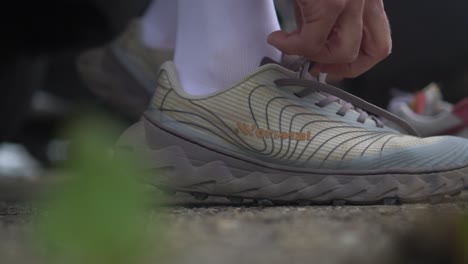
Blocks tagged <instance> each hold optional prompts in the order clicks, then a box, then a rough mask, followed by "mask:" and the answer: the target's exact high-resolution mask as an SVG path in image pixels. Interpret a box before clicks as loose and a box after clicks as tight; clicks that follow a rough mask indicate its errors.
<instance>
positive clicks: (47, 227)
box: [37, 115, 156, 264]
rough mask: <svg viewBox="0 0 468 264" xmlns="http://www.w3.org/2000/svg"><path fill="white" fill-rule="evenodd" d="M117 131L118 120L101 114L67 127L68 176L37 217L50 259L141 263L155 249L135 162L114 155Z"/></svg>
mask: <svg viewBox="0 0 468 264" xmlns="http://www.w3.org/2000/svg"><path fill="white" fill-rule="evenodd" d="M93 116H96V115H93ZM116 131H118V128H117V127H116V125H115V124H114V123H112V122H110V121H108V120H107V119H105V118H96V117H93V118H85V119H82V120H80V121H78V122H76V123H74V124H73V125H72V126H70V127H69V128H68V130H67V134H68V135H71V139H72V147H71V151H70V152H71V153H70V158H69V160H68V161H67V162H66V165H65V170H64V173H65V174H66V175H67V176H69V177H67V179H66V180H65V181H64V183H63V184H62V185H59V186H57V187H56V188H55V190H52V193H51V194H50V195H48V197H47V199H46V203H45V209H46V211H45V213H43V214H41V215H40V216H39V219H38V221H37V222H38V226H37V230H38V232H37V235H38V238H37V239H38V240H39V242H40V243H41V244H42V245H43V246H42V247H43V252H44V253H45V257H46V261H47V262H48V263H69V264H75V263H76V264H85V263H86V264H129V263H141V262H143V261H144V259H146V257H148V251H150V252H151V253H152V252H153V251H154V250H152V249H149V247H155V246H156V245H154V244H152V243H153V242H155V241H151V243H150V239H149V237H148V235H147V233H148V232H147V225H146V223H145V220H144V219H145V217H144V209H145V208H144V207H145V205H146V204H147V203H146V198H145V196H144V191H143V190H142V189H141V188H140V185H139V184H138V183H137V181H136V173H137V172H136V169H135V168H136V166H135V162H134V161H131V160H130V159H122V158H119V159H118V160H114V159H112V158H111V157H110V156H111V155H110V149H109V146H112V145H113V141H114V140H115V137H114V136H113V135H116Z"/></svg>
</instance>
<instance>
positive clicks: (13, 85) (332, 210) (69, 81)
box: [0, 0, 468, 263]
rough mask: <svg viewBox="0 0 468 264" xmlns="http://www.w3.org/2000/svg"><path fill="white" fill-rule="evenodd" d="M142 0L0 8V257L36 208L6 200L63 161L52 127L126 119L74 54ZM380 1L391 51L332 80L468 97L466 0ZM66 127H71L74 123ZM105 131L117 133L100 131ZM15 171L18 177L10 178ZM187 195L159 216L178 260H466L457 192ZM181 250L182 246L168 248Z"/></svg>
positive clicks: (121, 24)
mask: <svg viewBox="0 0 468 264" xmlns="http://www.w3.org/2000/svg"><path fill="white" fill-rule="evenodd" d="M276 2H277V9H278V10H277V11H278V16H279V18H280V21H281V23H282V26H283V27H284V28H286V29H292V28H294V22H293V21H294V19H293V17H292V15H293V12H292V7H291V3H290V1H289V0H277V1H276ZM148 4H149V0H132V1H129V0H113V1H106V0H60V1H59V0H46V1H32V0H26V1H8V3H5V4H4V5H3V6H2V9H1V10H2V12H3V14H4V15H3V16H2V18H1V20H2V33H3V34H1V36H2V44H3V45H2V49H1V50H0V53H1V58H2V59H1V60H0V91H1V96H0V122H1V125H0V263H3V261H2V259H1V258H2V257H1V256H2V254H1V253H2V249H5V250H6V251H8V252H10V253H11V256H12V258H16V256H17V255H22V252H23V251H24V250H25V248H28V249H29V246H26V247H24V245H23V244H22V243H23V241H22V238H21V237H22V236H21V235H22V234H24V233H28V232H24V231H23V228H24V226H25V225H26V226H28V227H29V225H31V222H33V221H31V218H32V217H31V215H34V214H35V213H34V210H35V209H34V208H35V207H34V206H30V205H29V204H23V203H17V202H16V201H17V200H23V198H24V197H29V196H31V195H32V193H34V191H35V190H33V189H29V188H36V187H37V186H38V184H32V185H28V184H24V183H25V182H28V183H30V182H33V183H36V181H37V179H39V178H40V177H42V175H44V174H47V173H48V172H49V171H51V170H52V169H54V170H55V169H56V168H57V166H58V165H61V164H62V163H63V162H64V161H66V160H67V159H68V157H69V151H68V150H69V148H70V144H72V142H71V141H70V138H69V137H67V136H66V135H69V134H66V133H65V134H64V133H62V132H61V131H62V128H63V126H64V125H65V124H67V123H69V122H73V120H74V119H75V117H77V116H81V114H82V113H83V111H86V110H87V109H93V111H99V112H101V113H105V114H107V115H108V116H110V117H111V119H113V120H116V122H119V123H120V124H121V127H122V128H123V127H125V125H129V124H131V123H132V122H133V121H134V120H135V117H134V116H128V115H126V114H125V113H122V112H119V111H117V110H116V109H115V108H113V107H112V106H110V105H108V104H106V103H105V102H103V100H102V98H98V97H97V96H95V95H94V94H93V93H91V92H90V91H89V89H88V87H87V85H86V83H85V82H84V81H83V80H82V79H81V77H80V75H79V73H78V70H77V66H76V61H77V58H78V57H79V56H80V54H81V53H82V52H84V51H86V50H88V49H91V48H94V47H98V46H102V45H106V44H107V43H109V42H111V41H113V40H114V39H116V38H118V37H119V36H120V35H121V34H122V32H123V31H124V30H125V29H126V27H127V25H128V23H129V22H130V21H131V20H132V19H133V18H135V17H137V16H139V15H141V14H142V13H143V12H144V10H145V8H146V7H147V5H148ZM385 4H386V9H387V12H388V15H389V18H390V21H391V25H392V31H393V40H394V48H393V53H392V55H391V56H390V57H389V58H388V59H387V60H385V61H384V62H382V63H381V64H379V65H378V66H376V67H375V68H374V69H372V70H371V71H369V72H368V73H366V74H364V75H363V76H360V77H359V78H356V79H354V80H345V81H343V82H342V83H340V84H338V85H339V86H340V87H342V88H343V89H345V90H347V91H349V92H351V93H353V94H355V95H358V96H360V97H362V98H364V99H366V100H368V101H370V102H372V103H374V104H377V105H379V106H381V107H384V108H386V107H387V104H388V103H389V101H390V99H391V96H390V91H391V90H392V89H395V88H396V89H399V90H402V91H408V92H414V91H417V90H421V89H423V88H424V87H425V86H427V85H428V84H429V83H432V82H437V83H438V84H439V85H440V87H441V88H442V91H443V94H444V96H445V98H446V99H447V100H448V101H449V102H452V103H456V102H458V101H460V100H462V99H463V98H466V97H468V63H467V61H468V34H467V33H466V32H465V29H466V28H467V26H468V16H467V15H466V14H467V12H468V2H467V1H465V0H449V1H446V2H441V1H436V0H413V1H401V0H400V1H397V0H386V1H385ZM7 14H10V16H8V15H7ZM75 129H76V131H75V132H76V134H80V131H79V130H80V127H75ZM82 129H91V128H90V127H82ZM64 135H65V136H64ZM116 136H118V130H117V131H116V132H114V133H111V134H109V137H111V138H112V137H116ZM17 178H21V182H20V183H18V182H17V181H16V180H11V179H17ZM30 186H34V187H30ZM83 192H86V191H85V190H83ZM78 197H79V196H78ZM116 197H117V196H116ZM125 197H127V196H125ZM73 199H74V198H73V197H72V198H70V201H72V202H73V201H75V200H73ZM76 199H79V198H76ZM187 199H188V198H186V197H177V198H176V200H175V205H174V204H172V205H174V207H170V208H169V209H168V208H165V209H164V210H163V211H164V212H165V213H166V214H164V215H163V216H161V218H164V219H165V220H166V222H171V223H172V224H173V225H172V226H171V228H170V230H172V231H170V235H169V236H168V237H169V238H168V239H170V240H171V241H172V242H170V243H168V244H170V245H171V246H169V247H170V248H171V250H173V251H174V252H177V253H175V254H174V255H176V256H177V258H175V259H177V261H176V260H174V262H177V263H202V262H203V263H220V262H223V263H238V262H244V261H246V262H250V263H252V262H254V261H255V262H259V263H266V262H268V263H283V262H285V261H288V260H290V261H292V262H293V263H304V262H305V261H307V262H310V261H312V260H313V259H314V258H316V259H317V260H320V261H319V262H318V263H354V262H356V263H362V262H366V261H368V262H369V263H375V261H376V259H378V261H380V262H385V261H387V262H388V263H402V262H403V261H407V260H411V259H413V260H418V261H419V260H420V259H421V257H424V256H426V258H425V259H424V261H423V262H411V263H467V262H464V261H465V260H466V259H464V257H466V256H464V255H463V253H460V251H461V252H463V250H464V249H465V248H466V244H464V243H465V242H464V241H462V242H460V241H459V240H462V239H460V238H459V237H458V236H457V235H456V234H458V233H460V232H461V231H460V230H461V229H457V227H458V225H459V222H460V220H459V218H457V217H459V216H460V215H463V214H465V213H466V207H467V205H468V203H467V201H468V199H466V197H462V198H461V199H459V200H457V201H455V200H450V201H448V202H446V203H444V204H441V205H435V206H432V205H407V206H404V207H351V208H340V207H317V208H302V207H284V208H266V209H265V208H264V209H262V208H257V207H254V206H253V207H252V205H245V206H239V207H231V206H228V205H226V204H225V202H224V201H218V200H214V201H208V202H205V203H199V202H193V201H191V200H188V201H187ZM3 200H8V201H11V200H13V201H14V202H8V203H3V202H2V201H3ZM77 203H78V206H79V205H80V203H79V202H77ZM172 203H174V201H173V202H172ZM154 210H156V209H154ZM158 210H159V209H158ZM150 211H151V212H152V210H150ZM158 212H160V211H158ZM434 212H436V214H435V215H436V216H434V218H437V217H438V216H441V215H442V216H443V215H450V216H454V217H455V218H456V219H457V220H453V221H452V220H450V219H449V220H447V219H445V218H444V219H443V220H441V221H440V222H437V223H438V224H439V223H440V226H439V227H442V228H445V229H440V230H439V229H437V230H436V231H437V232H434V233H430V232H429V231H434V229H432V228H431V227H428V228H426V227H425V226H424V225H423V224H420V222H419V220H420V219H421V218H425V217H421V216H420V215H427V214H429V215H431V217H432V215H433V214H434ZM58 215H59V217H58V219H60V214H58ZM81 216H82V217H83V215H81ZM84 217H85V216H84ZM107 217H108V216H107ZM431 217H429V218H431ZM63 219H66V218H63ZM158 219H159V216H158ZM109 221H110V220H109ZM135 223H136V222H135ZM419 226H421V229H419V228H417V227H419ZM460 226H463V224H460ZM61 228H64V229H60V230H61V231H63V232H66V228H65V227H63V226H62V227H61ZM84 228H86V226H85V227H84ZM116 228H118V227H116ZM26 229H27V228H26ZM18 230H21V231H18ZM27 230H28V229H27ZM439 231H440V232H439ZM4 233H5V235H2V234H4ZM4 239H6V240H7V241H6V242H5V241H2V240H4ZM65 239H68V238H65ZM90 239H92V238H90ZM12 241H13V242H12ZM451 243H454V245H456V246H454V247H451V246H450V245H451ZM413 247H414V250H413ZM434 249H437V250H436V251H434ZM182 251H183V252H184V253H185V254H179V252H182ZM28 252H29V251H28ZM240 252H248V254H247V255H244V254H240ZM395 252H398V254H397V253H395ZM431 252H432V253H434V255H431V254H429V253H431ZM425 254H427V255H425ZM249 256H250V257H251V258H248V257H249ZM400 257H401V258H402V259H399V258H400ZM25 259H26V260H27V262H29V261H30V259H29V257H25ZM239 260H240V261H239ZM400 260H401V261H400ZM430 261H432V262H430ZM104 262H105V261H104ZM104 262H100V263H104ZM29 263H31V262H29ZM77 263H78V262H77ZM407 263H410V262H407Z"/></svg>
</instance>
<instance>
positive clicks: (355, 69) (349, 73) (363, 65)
mask: <svg viewBox="0 0 468 264" xmlns="http://www.w3.org/2000/svg"><path fill="white" fill-rule="evenodd" d="M373 66H375V63H374V60H373V59H372V58H371V57H369V56H367V55H364V54H362V55H359V56H358V58H357V59H356V61H354V62H352V63H343V64H317V65H315V66H314V67H315V69H313V70H314V71H316V72H323V73H328V74H331V75H333V76H339V77H341V78H356V77H358V76H359V75H361V74H363V73H365V72H366V71H368V70H370V69H371V68H372V67H373Z"/></svg>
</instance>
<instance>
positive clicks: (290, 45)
mask: <svg viewBox="0 0 468 264" xmlns="http://www.w3.org/2000/svg"><path fill="white" fill-rule="evenodd" d="M268 44H270V45H272V46H273V47H275V48H277V49H279V50H280V51H281V52H283V53H284V54H286V55H303V54H302V53H303V49H302V41H301V39H300V37H299V34H298V32H297V31H295V32H291V33H287V32H284V31H275V32H273V33H271V34H270V35H269V36H268Z"/></svg>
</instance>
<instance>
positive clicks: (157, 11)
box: [141, 0, 177, 49]
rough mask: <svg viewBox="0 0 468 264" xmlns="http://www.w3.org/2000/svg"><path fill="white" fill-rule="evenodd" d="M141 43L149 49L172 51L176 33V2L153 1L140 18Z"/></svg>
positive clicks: (171, 0)
mask: <svg viewBox="0 0 468 264" xmlns="http://www.w3.org/2000/svg"><path fill="white" fill-rule="evenodd" d="M141 26H142V36H141V37H142V41H143V43H144V44H145V45H146V46H147V47H150V48H155V49H174V48H175V44H176V31H177V1H176V0H153V2H151V4H150V5H149V7H148V9H147V10H146V12H145V14H144V15H143V17H142V18H141Z"/></svg>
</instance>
